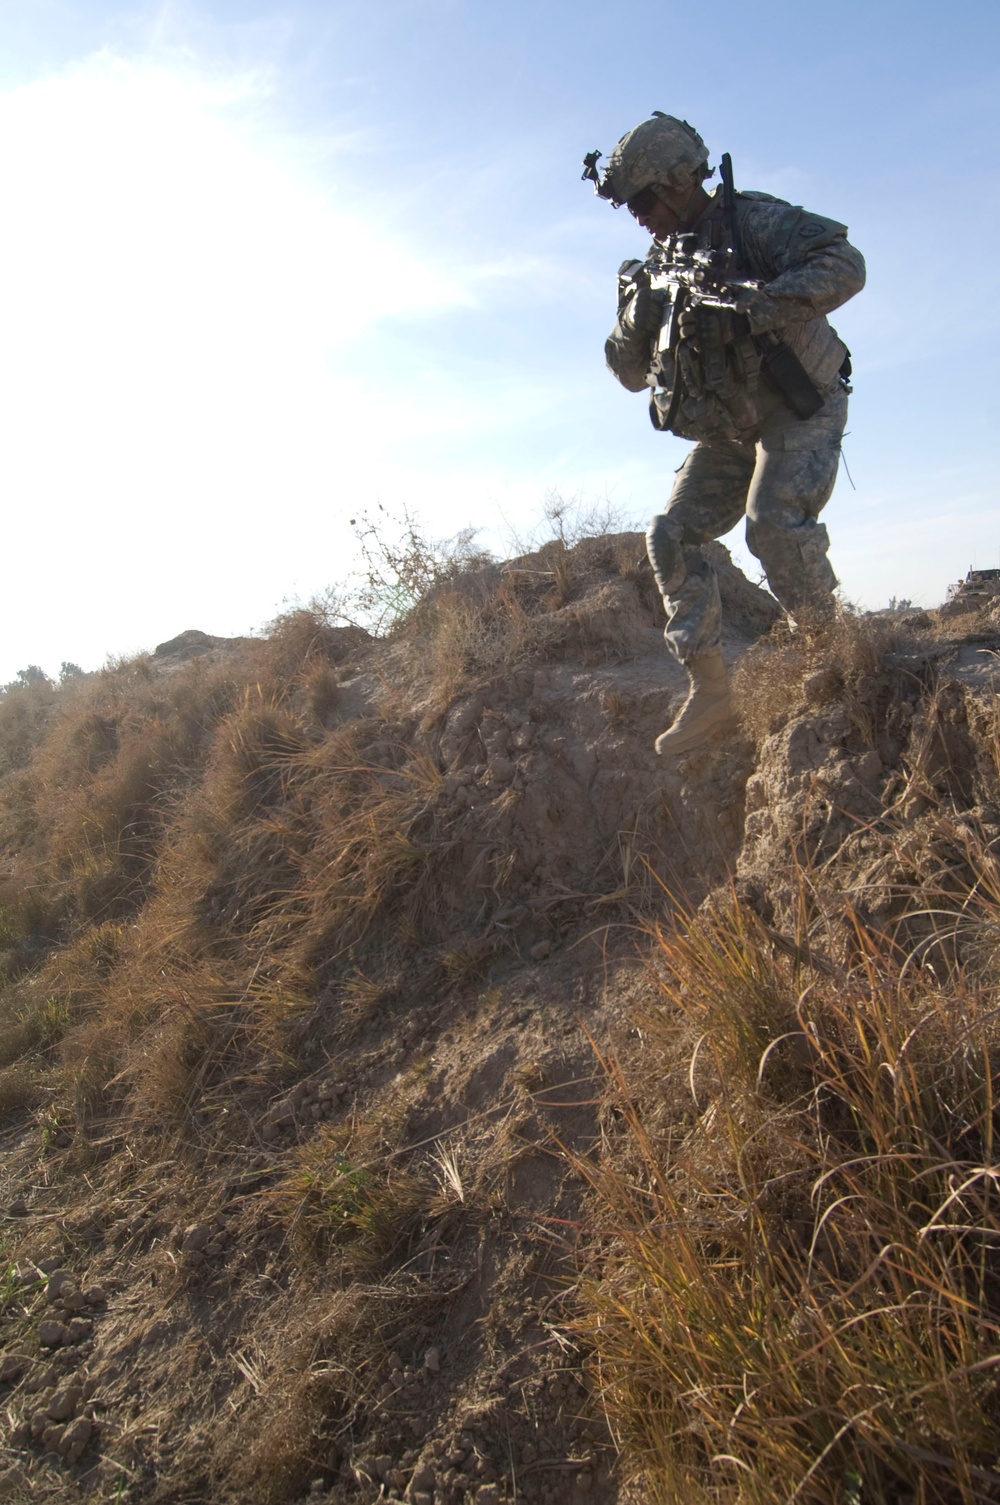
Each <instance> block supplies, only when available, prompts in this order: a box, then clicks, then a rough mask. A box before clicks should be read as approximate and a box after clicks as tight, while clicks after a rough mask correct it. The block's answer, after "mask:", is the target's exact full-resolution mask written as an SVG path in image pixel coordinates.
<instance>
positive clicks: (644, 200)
mask: <svg viewBox="0 0 1000 1505" xmlns="http://www.w3.org/2000/svg"><path fill="white" fill-rule="evenodd" d="M659 202H660V197H659V194H658V193H657V192H656V189H655V188H652V187H650V188H642V189H640V191H639V192H638V193H636V194H633V195H632V197H631V198H630V199H626V201H625V207H626V209H627V210H628V212H629V214H634V215H636V216H638V215H640V214H648V213H649V211H650V210H651V209H655V208H656V206H657V204H658V203H659Z"/></svg>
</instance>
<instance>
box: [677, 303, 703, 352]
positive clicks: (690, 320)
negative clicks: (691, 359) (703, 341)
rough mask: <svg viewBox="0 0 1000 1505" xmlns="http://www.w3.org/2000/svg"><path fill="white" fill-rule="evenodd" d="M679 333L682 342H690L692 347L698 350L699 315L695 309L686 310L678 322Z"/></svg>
mask: <svg viewBox="0 0 1000 1505" xmlns="http://www.w3.org/2000/svg"><path fill="white" fill-rule="evenodd" d="M677 332H678V334H679V335H680V337H681V339H682V340H690V341H691V345H692V347H693V348H694V349H695V350H697V349H698V315H697V314H696V313H695V311H694V309H693V308H685V309H684V311H683V313H682V314H681V316H680V318H679V319H678V320H677Z"/></svg>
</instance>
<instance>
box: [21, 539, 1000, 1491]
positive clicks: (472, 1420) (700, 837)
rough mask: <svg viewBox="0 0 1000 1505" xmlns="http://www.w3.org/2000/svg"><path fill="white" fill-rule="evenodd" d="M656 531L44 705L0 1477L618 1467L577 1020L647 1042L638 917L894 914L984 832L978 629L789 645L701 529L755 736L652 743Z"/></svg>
mask: <svg viewBox="0 0 1000 1505" xmlns="http://www.w3.org/2000/svg"><path fill="white" fill-rule="evenodd" d="M639 546H640V541H639V540H638V538H633V537H630V536H624V537H621V538H617V539H608V540H592V541H588V542H587V543H585V544H581V545H579V546H578V547H577V549H576V550H573V551H569V553H567V551H559V550H554V549H552V548H550V549H548V550H543V551H541V553H540V554H538V555H536V556H532V557H531V558H529V559H528V560H524V561H519V562H518V563H517V566H516V567H515V568H514V569H508V570H506V571H501V570H500V569H496V570H494V569H492V568H488V569H485V570H482V571H479V572H478V573H477V574H476V575H474V576H470V577H469V578H464V579H463V578H462V577H458V578H457V579H456V580H454V581H451V582H448V583H447V584H446V585H444V586H442V587H441V588H440V590H439V592H438V594H437V596H436V598H435V599H434V600H431V601H430V602H428V603H425V605H424V609H423V611H422V613H418V614H417V616H416V617H415V619H414V621H413V623H412V624H411V625H410V626H409V628H408V629H407V631H406V632H405V633H399V634H396V635H395V636H394V637H392V638H390V639H389V640H388V641H387V642H374V641H372V640H368V639H366V638H365V636H364V635H363V634H359V633H344V632H337V631H334V630H331V629H328V628H324V627H323V626H322V624H317V623H313V624H311V626H310V624H308V623H305V622H303V621H298V622H297V623H295V624H293V626H294V631H293V630H292V628H289V627H287V626H286V629H285V631H284V632H283V633H278V634H276V637H275V639H274V641H273V642H272V643H270V644H247V643H242V644H236V645H233V646H232V647H230V648H227V647H226V646H225V645H222V644H219V643H218V642H214V641H213V642H212V643H211V644H210V645H209V647H208V648H205V646H204V644H201V645H200V648H201V649H203V650H204V651H202V652H201V653H200V657H199V661H198V663H197V664H196V665H192V664H190V663H189V662H188V659H187V658H186V657H185V654H184V648H183V643H181V646H180V648H176V647H175V648H174V651H173V652H171V653H169V654H166V655H164V656H162V659H161V662H159V663H157V662H156V661H155V660H154V661H150V662H149V663H146V664H143V665H140V666H138V667H137V668H134V669H133V670H132V671H131V677H128V676H126V677H125V678H124V679H123V678H122V676H121V675H120V674H119V676H118V678H117V679H113V678H112V677H107V676H106V677H105V679H104V680H103V681H101V682H100V683H95V684H92V685H90V686H89V687H83V688H79V687H78V688H77V690H76V691H75V692H74V693H75V696H76V698H75V699H74V700H73V701H72V703H71V704H67V705H66V706H65V707H63V708H62V709H61V710H60V709H58V708H57V709H56V710H55V711H53V712H51V714H50V713H49V712H48V711H47V712H46V715H47V716H48V717H49V719H48V720H47V721H46V723H45V727H44V735H43V736H42V735H40V739H39V740H38V744H37V747H36V748H35V750H34V752H33V753H32V756H31V758H30V759H27V760H26V761H25V760H22V762H21V765H20V766H18V767H16V768H13V769H12V770H11V771H10V772H8V773H7V775H6V777H5V779H4V781H3V785H2V786H0V788H2V795H3V801H4V804H3V809H4V819H3V853H4V864H5V869H6V877H5V880H4V887H3V903H4V905H5V907H6V911H7V913H8V915H9V916H11V918H10V920H9V924H8V930H7V931H6V932H5V935H4V941H5V945H6V951H5V953H4V954H5V956H6V959H7V971H6V985H5V991H4V1008H5V1011H6V1012H5V1015H4V1021H5V1034H4V1045H3V1049H4V1056H3V1060H4V1062H5V1064H4V1066H3V1069H2V1072H0V1107H2V1109H3V1111H4V1114H5V1116H4V1118H3V1120H2V1123H3V1136H4V1137H3V1146H4V1170H3V1174H4V1190H3V1199H2V1204H0V1205H2V1207H3V1209H4V1212H3V1225H2V1228H3V1232H2V1237H3V1256H4V1258H3V1263H2V1265H0V1275H2V1274H3V1272H4V1271H6V1275H5V1277H4V1284H3V1286H2V1288H0V1294H2V1299H3V1302H4V1313H3V1322H4V1328H3V1341H4V1349H3V1358H2V1360H0V1384H2V1386H3V1389H2V1392H0V1396H2V1400H3V1405H4V1414H5V1417H6V1435H5V1439H4V1453H3V1463H2V1467H3V1469H4V1470H5V1472H4V1473H3V1474H2V1481H3V1482H2V1484H0V1488H2V1489H3V1490H4V1491H5V1492H6V1493H5V1494H4V1498H9V1499H11V1500H12V1501H16V1500H29V1499H31V1500H52V1501H57V1500H59V1501H61V1500H68V1499H70V1498H83V1499H102V1500H103V1499H108V1500H111V1499H114V1500H135V1501H146V1500H149V1501H164V1502H166V1501H178V1502H180V1501H186V1502H191V1505H194V1502H201V1501H204V1502H209V1501H211V1502H223V1501H234V1502H235V1501H272V1502H284V1501H292V1500H295V1499H298V1498H301V1497H303V1496H306V1495H308V1496H309V1497H312V1498H317V1499H319V1498H328V1499H330V1500H334V1501H338V1502H344V1505H347V1502H355V1501H356V1502H371V1501H374V1500H376V1499H378V1498H383V1499H385V1498H404V1497H405V1498H406V1499H408V1500H410V1501H412V1502H414V1505H458V1502H463V1501H473V1500H474V1501H476V1502H478V1505H496V1502H498V1501H502V1500H515V1499H517V1500H524V1501H527V1502H531V1505H535V1502H537V1505H563V1502H566V1505H568V1502H570V1501H576V1500H580V1501H584V1500H593V1501H601V1502H609V1505H610V1502H611V1501H613V1500H615V1499H616V1498H618V1497H619V1495H621V1496H623V1497H624V1496H625V1495H626V1494H627V1489H626V1488H625V1486H623V1484H622V1483H621V1480H622V1479H623V1478H624V1477H626V1476H627V1475H628V1474H629V1472H630V1467H629V1465H628V1461H626V1466H625V1467H624V1468H621V1467H619V1466H617V1465H616V1461H615V1453H614V1448H613V1445H612V1443H613V1440H612V1439H611V1438H609V1436H608V1435H607V1432H606V1429H605V1427H604V1424H603V1422H602V1417H601V1408H600V1404H599V1398H595V1397H594V1396H593V1395H592V1394H589V1393H588V1389H587V1380H586V1364H585V1360H586V1355H585V1353H584V1352H583V1351H582V1350H581V1349H580V1347H579V1346H578V1344H577V1343H576V1341H575V1340H574V1338H573V1336H572V1333H571V1323H572V1316H573V1302H574V1296H573V1290H574V1280H575V1275H576V1269H577V1264H576V1255H577V1250H578V1248H580V1247H581V1246H584V1245H586V1246H588V1247H590V1246H592V1243H593V1238H594V1234H595V1230H593V1229H592V1228H591V1227H590V1226H589V1223H588V1214H587V1205H588V1204H587V1200H586V1198H585V1196H584V1195H583V1191H582V1188H581V1185H580V1183H579V1180H578V1178H577V1177H576V1176H575V1175H574V1173H573V1170H572V1166H571V1163H570V1161H569V1160H568V1159H567V1154H568V1153H569V1154H573V1153H575V1154H578V1155H591V1154H595V1153H598V1152H599V1150H600V1145H601V1142H602V1136H603V1135H604V1134H605V1133H606V1132H607V1131H608V1130H609V1127H613V1116H614V1111H615V1110H614V1106H613V1102H612V1100H611V1098H610V1096H609V1094H608V1091H607V1083H606V1081H605V1080H604V1078H603V1075H602V1072H601V1070H600V1069H599V1064H598V1061H597V1057H596V1056H595V1052H594V1048H593V1043H592V1042H596V1043H597V1045H598V1047H599V1048H600V1049H605V1048H607V1047H608V1046H609V1044H610V1045H611V1046H612V1047H613V1048H614V1049H615V1050H616V1051H618V1052H619V1053H624V1054H629V1053H632V1054H635V1053H636V1052H639V1051H641V1041H640V1040H639V1039H638V1038H637V1036H636V1033H635V1026H634V1018H635V1014H636V1009H637V1007H638V1005H639V1004H640V1003H641V1002H642V1000H643V999H644V998H647V997H648V996H649V995H650V993H651V992H655V987H656V983H655V976H654V975H653V973H652V972H651V970H650V965H649V962H648V956H647V947H646V943H645V938H644V936H643V933H642V930H641V922H642V920H643V918H644V917H646V916H649V915H651V914H655V913H658V912H662V910H663V909H664V907H670V906H671V905H674V904H680V903H682V902H686V903H688V904H690V905H696V904H698V903H700V902H701V901H702V900H704V899H705V898H706V896H709V895H711V894H712V893H713V891H719V890H720V889H724V888H725V887H726V886H727V885H730V884H733V883H735V885H736V888H737V890H738V892H739V893H740V894H741V896H742V897H743V899H744V900H745V902H747V903H749V904H751V905H752V906H753V907H754V908H755V910H756V911H757V912H758V913H759V914H760V915H761V916H762V917H763V918H764V920H765V922H766V923H767V924H768V925H769V926H770V927H772V930H773V934H774V937H775V944H777V945H786V946H800V945H802V944H803V942H802V924H801V916H800V915H796V914H793V913H792V912H791V909H790V905H791V902H792V900H791V896H792V894H793V892H797V891H799V890H797V889H796V886H795V885H794V884H792V882H791V881H790V878H789V870H790V867H789V865H790V863H793V862H794V863H798V864H799V865H802V864H806V865H807V866H808V865H812V866H813V868H814V869H815V870H816V872H817V873H819V872H821V871H822V872H823V873H824V874H826V875H830V874H834V875H836V881H837V882H838V883H840V884H842V885H843V886H845V887H848V888H850V889H851V890H852V891H853V892H854V893H855V894H856V896H857V902H858V905H859V906H860V907H862V908H864V907H867V912H869V913H870V914H871V916H872V918H873V921H875V920H877V919H878V918H879V917H880V916H884V915H885V914H887V913H889V912H891V910H892V907H893V905H894V904H898V902H900V900H899V896H900V895H901V894H903V893H908V894H909V893H910V892H911V890H912V873H913V872H916V871H918V870H919V866H920V865H919V863H918V862H917V860H916V857H917V848H918V847H919V845H920V844H921V843H929V842H934V841H938V842H940V841H941V840H942V839H943V836H942V832H943V830H944V829H945V828H946V827H947V829H948V830H950V831H951V832H952V833H954V831H955V830H956V829H959V830H960V829H961V827H962V823H963V822H964V823H966V825H967V826H968V828H969V829H970V830H971V829H972V828H973V827H975V829H976V830H977V831H978V832H981V833H984V834H985V836H986V839H987V840H991V839H992V838H993V837H995V836H996V835H997V834H1000V816H998V810H997V764H996V758H995V753H994V749H995V746H996V725H995V693H996V692H995V681H994V664H995V659H994V656H993V654H994V649H995V647H996V646H997V645H998V644H1000V635H998V634H997V632H996V629H995V628H994V627H993V625H992V624H991V623H989V622H987V621H985V620H983V621H979V620H978V619H976V621H974V622H967V621H964V620H963V621H962V622H961V623H959V624H956V622H954V621H951V622H947V623H939V622H938V621H937V620H936V618H934V617H932V616H927V615H924V616H913V617H910V618H908V619H905V620H902V619H900V620H896V621H892V622H888V621H887V622H885V623H877V622H876V623H868V624H864V623H861V624H859V623H856V622H854V623H849V624H847V625H846V626H845V627H843V628H838V629H837V630H836V632H835V633H834V634H832V635H828V637H827V639H826V640H808V639H790V638H789V637H788V634H787V631H786V629H784V628H783V627H782V626H781V624H780V623H778V622H777V620H776V619H777V616H778V613H777V610H776V607H775V605H774V603H773V602H772V601H771V600H770V598H769V597H767V596H766V595H764V594H763V593H762V592H760V591H758V590H756V589H755V588H754V587H753V586H751V585H750V584H749V583H748V582H747V581H746V580H745V579H744V578H743V577H742V576H741V575H740V574H739V573H738V572H737V571H735V570H734V569H733V568H732V566H731V564H729V562H728V556H726V555H725V551H724V550H719V551H718V558H719V562H720V571H721V575H722V582H723V591H724V596H725V603H726V619H727V624H728V625H727V630H728V632H729V636H728V637H727V640H726V644H725V648H726V654H727V658H728V659H729V660H730V661H731V662H732V663H733V665H734V667H735V668H736V671H737V675H738V680H739V685H740V695H741V700H742V703H743V706H744V710H745V728H744V730H743V731H741V732H740V733H738V734H735V735H734V736H732V737H730V738H729V739H727V740H726V741H725V742H724V743H723V744H721V745H719V746H716V747H712V748H710V749H709V750H707V751H703V752H698V753H697V754H692V755H690V756H688V757H686V758H683V759H680V760H677V761H674V762H663V761H661V760H658V759H657V758H656V757H655V755H654V754H653V753H652V743H653V740H654V738H655V736H656V734H657V733H658V732H659V731H661V730H662V729H663V727H664V726H665V725H666V724H667V722H668V720H669V714H670V713H669V706H670V702H671V698H672V697H676V696H679V695H680V694H681V693H682V692H683V683H682V677H681V675H680V673H679V671H678V670H677V669H676V668H675V667H674V666H673V665H672V664H671V661H670V660H669V659H668V658H667V656H666V654H665V652H664V650H663V646H662V640H661V631H662V622H661V620H660V616H659V604H658V602H657V600H656V598H655V592H654V591H653V589H652V586H651V581H650V580H649V578H648V576H647V575H645V574H644V573H643V572H642V571H641V570H640V569H638V568H636V566H635V559H636V557H637V555H638V553H639ZM182 636H184V635H182ZM177 641H178V642H180V640H177ZM168 646H169V645H168ZM81 833H83V834H81ZM95 833H96V834H95ZM908 853H909V854H910V856H909V858H908V855H907V854H908ZM908 860H909V861H910V867H909V868H908V867H907V862H908ZM29 890H30V892H31V894H33V895H34V897H33V898H32V902H31V903H30V904H29V903H28V902H27V898H26V895H28V894H29ZM19 1030H20V1033H18V1031H19Z"/></svg>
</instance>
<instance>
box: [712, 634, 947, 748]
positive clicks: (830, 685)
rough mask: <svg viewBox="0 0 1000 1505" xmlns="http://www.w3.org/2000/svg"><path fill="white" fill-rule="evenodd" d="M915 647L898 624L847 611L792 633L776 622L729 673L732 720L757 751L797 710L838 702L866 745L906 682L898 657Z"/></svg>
mask: <svg viewBox="0 0 1000 1505" xmlns="http://www.w3.org/2000/svg"><path fill="white" fill-rule="evenodd" d="M921 641H922V640H921V637H920V634H919V632H918V631H917V629H914V628H909V627H907V626H906V625H905V624H904V623H901V622H899V621H894V620H893V619H891V618H886V617H878V616H869V615H863V614H859V613H855V612H853V611H850V610H848V611H845V612H844V613H843V614H842V615H840V616H839V617H838V618H837V619H836V621H834V622H832V623H831V624H830V625H829V626H827V627H822V628H817V629H814V630H809V629H801V630H799V631H796V632H795V633H794V634H793V633H790V632H789V630H788V627H787V624H786V623H785V621H784V620H783V619H782V621H781V622H779V623H778V624H777V625H776V626H775V627H774V628H772V630H771V633H770V634H769V636H768V637H767V638H765V639H763V640H762V641H760V642H758V643H755V644H754V645H753V646H752V647H751V648H749V649H748V650H747V651H746V653H744V654H743V656H742V658H741V659H740V662H739V664H738V666H737V668H736V670H735V673H734V676H733V679H734V688H735V691H736V697H737V702H738V705H739V710H740V719H741V720H742V722H743V725H744V727H745V728H746V731H747V732H748V734H749V735H750V737H751V738H752V739H753V741H754V742H755V743H756V744H757V745H758V746H760V744H761V743H763V742H764V741H765V740H766V739H767V738H768V737H769V736H770V735H771V734H772V733H773V732H775V731H777V730H778V729H779V727H781V726H782V725H784V724H785V722H786V721H787V720H788V719H789V718H790V717H791V716H793V715H795V713H796V712H800V711H801V710H802V709H803V708H804V707H805V706H809V705H811V706H823V705H831V704H834V703H839V704H842V705H844V706H845V708H846V709H847V711H848V714H849V715H850V717H851V720H852V722H853V723H854V724H855V726H857V728H858V730H859V731H860V732H861V733H862V734H863V735H864V736H865V737H866V740H867V742H868V745H869V746H873V745H874V735H875V734H874V728H875V724H876V720H877V716H878V713H879V709H880V707H882V706H884V703H885V702H886V700H887V697H888V695H889V692H890V690H892V689H894V688H896V687H898V684H899V681H900V679H905V678H907V677H909V678H910V679H912V672H911V671H909V670H908V669H907V667H906V665H905V662H904V659H905V656H906V654H907V653H916V651H917V650H918V648H919V646H920V643H921Z"/></svg>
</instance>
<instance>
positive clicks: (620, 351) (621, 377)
mask: <svg viewBox="0 0 1000 1505" xmlns="http://www.w3.org/2000/svg"><path fill="white" fill-rule="evenodd" d="M638 265H639V263H638V262H637V261H623V262H622V264H621V266H620V267H619V269H618V318H617V319H616V320H615V327H614V329H613V330H612V331H611V333H610V334H609V335H608V338H607V339H606V340H605V342H604V359H605V360H606V361H607V365H608V370H609V371H610V372H611V374H612V375H613V376H614V377H616V378H617V379H618V381H620V382H621V384H622V386H623V387H624V388H625V389H626V391H628V392H641V391H642V390H643V388H644V387H645V386H646V373H647V372H648V371H649V368H650V366H651V365H652V362H653V341H652V337H651V335H650V334H649V333H648V332H646V331H643V330H641V329H633V327H632V325H631V323H630V321H629V308H630V306H631V303H630V300H629V299H628V298H626V297H625V294H624V289H625V288H626V287H627V286H628V285H629V280H628V277H627V274H628V272H629V271H630V270H631V269H632V268H633V267H636V266H638Z"/></svg>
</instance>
